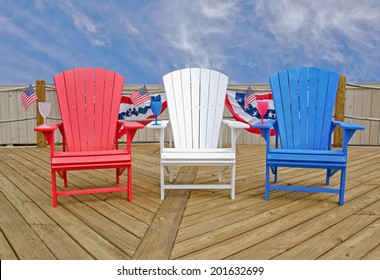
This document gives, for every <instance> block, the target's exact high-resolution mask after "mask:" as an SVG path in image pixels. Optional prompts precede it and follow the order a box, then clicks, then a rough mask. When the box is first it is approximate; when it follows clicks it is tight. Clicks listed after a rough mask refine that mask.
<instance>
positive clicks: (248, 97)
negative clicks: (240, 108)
mask: <svg viewBox="0 0 380 280" xmlns="http://www.w3.org/2000/svg"><path fill="white" fill-rule="evenodd" d="M254 100H256V95H255V94H254V93H253V90H252V88H251V86H249V87H248V89H247V90H246V92H245V95H244V110H247V108H248V106H249V104H251V103H252V102H253V101H254Z"/></svg>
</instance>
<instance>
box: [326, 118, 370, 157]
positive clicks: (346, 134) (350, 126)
mask: <svg viewBox="0 0 380 280" xmlns="http://www.w3.org/2000/svg"><path fill="white" fill-rule="evenodd" d="M332 126H339V127H341V128H342V129H343V142H342V148H343V152H344V153H345V154H347V147H348V142H350V140H351V138H352V136H353V135H354V133H355V132H356V130H364V129H365V127H364V126H362V125H358V124H356V123H346V122H339V121H333V122H332Z"/></svg>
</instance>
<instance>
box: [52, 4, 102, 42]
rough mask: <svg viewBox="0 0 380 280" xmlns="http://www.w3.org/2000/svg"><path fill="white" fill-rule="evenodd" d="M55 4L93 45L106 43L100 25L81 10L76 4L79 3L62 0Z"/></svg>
mask: <svg viewBox="0 0 380 280" xmlns="http://www.w3.org/2000/svg"><path fill="white" fill-rule="evenodd" d="M55 4H56V5H57V6H58V7H60V9H61V11H62V12H64V13H65V14H66V16H67V17H69V18H70V19H71V20H72V23H73V24H74V26H75V27H76V28H77V29H78V30H79V31H80V32H81V33H83V34H84V35H85V36H86V38H87V39H88V40H89V42H90V43H91V45H92V46H102V45H104V44H105V43H106V39H105V38H104V36H103V35H102V30H101V29H100V28H99V25H98V24H96V23H95V22H94V20H93V19H91V18H90V17H89V16H88V15H87V14H86V13H85V12H84V11H83V10H81V9H80V8H79V6H78V5H76V4H77V3H75V2H74V4H73V3H72V2H71V0H60V1H57V2H55Z"/></svg>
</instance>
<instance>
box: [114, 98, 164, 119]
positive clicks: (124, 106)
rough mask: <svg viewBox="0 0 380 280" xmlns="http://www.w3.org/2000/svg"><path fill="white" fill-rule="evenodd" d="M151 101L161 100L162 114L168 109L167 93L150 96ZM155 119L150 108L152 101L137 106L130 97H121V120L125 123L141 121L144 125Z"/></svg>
mask: <svg viewBox="0 0 380 280" xmlns="http://www.w3.org/2000/svg"><path fill="white" fill-rule="evenodd" d="M150 98H151V99H161V102H162V109H161V113H160V114H162V112H163V111H165V109H166V107H167V102H166V96H165V93H164V92H162V93H159V94H150ZM152 119H154V115H153V113H152V110H151V108H150V99H149V100H147V101H145V102H143V103H141V104H139V105H137V106H135V104H133V102H132V100H131V98H130V97H129V96H126V95H123V96H122V97H121V103H120V110H119V120H125V121H139V122H142V123H143V124H147V123H149V121H150V120H152Z"/></svg>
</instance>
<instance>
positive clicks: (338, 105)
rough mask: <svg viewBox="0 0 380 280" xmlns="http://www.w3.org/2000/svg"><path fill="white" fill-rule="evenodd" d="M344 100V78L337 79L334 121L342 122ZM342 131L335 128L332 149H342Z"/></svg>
mask: <svg viewBox="0 0 380 280" xmlns="http://www.w3.org/2000/svg"><path fill="white" fill-rule="evenodd" d="M345 99H346V76H344V75H342V76H340V77H339V85H338V92H337V94H336V102H335V120H336V121H341V122H343V121H344V103H345ZM342 142H343V131H342V129H341V128H340V127H337V128H336V129H335V131H334V142H333V146H334V147H342Z"/></svg>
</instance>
